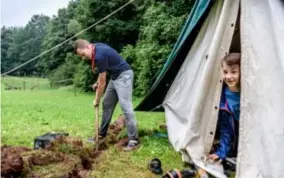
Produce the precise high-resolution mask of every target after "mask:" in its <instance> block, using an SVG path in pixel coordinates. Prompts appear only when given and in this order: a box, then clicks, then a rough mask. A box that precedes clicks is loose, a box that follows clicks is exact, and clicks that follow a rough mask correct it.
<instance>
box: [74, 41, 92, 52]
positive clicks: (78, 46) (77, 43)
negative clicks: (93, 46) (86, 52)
mask: <svg viewBox="0 0 284 178" xmlns="http://www.w3.org/2000/svg"><path fill="white" fill-rule="evenodd" d="M89 44H90V43H89V42H88V41H87V40H84V39H78V40H76V41H75V43H74V52H75V53H76V52H77V49H82V48H84V47H85V46H87V45H89Z"/></svg>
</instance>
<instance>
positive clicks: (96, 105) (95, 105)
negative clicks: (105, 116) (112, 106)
mask: <svg viewBox="0 0 284 178" xmlns="http://www.w3.org/2000/svg"><path fill="white" fill-rule="evenodd" d="M93 105H94V107H95V108H96V107H98V106H99V105H100V100H97V99H94V101H93Z"/></svg>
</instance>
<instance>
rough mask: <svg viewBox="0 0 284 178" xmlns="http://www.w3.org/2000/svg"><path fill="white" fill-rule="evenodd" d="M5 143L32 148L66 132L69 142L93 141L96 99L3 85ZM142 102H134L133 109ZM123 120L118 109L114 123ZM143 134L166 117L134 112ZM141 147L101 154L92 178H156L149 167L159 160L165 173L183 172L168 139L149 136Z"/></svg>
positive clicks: (142, 139)
mask: <svg viewBox="0 0 284 178" xmlns="http://www.w3.org/2000/svg"><path fill="white" fill-rule="evenodd" d="M1 86H2V87H1V96H2V111H1V116H2V119H1V122H2V123H1V124H2V129H1V139H2V143H1V144H2V145H3V144H7V145H13V146H19V145H21V146H28V147H32V146H33V139H34V138H35V137H37V136H40V135H42V134H44V133H46V132H50V131H63V132H68V133H69V134H70V135H71V136H75V137H80V138H82V139H86V138H88V137H92V136H93V133H94V132H93V131H94V110H93V107H92V101H93V98H94V96H93V94H91V93H89V94H86V93H77V96H75V95H74V92H73V91H72V89H70V88H68V87H66V88H65V89H56V90H55V89H53V90H50V89H40V90H33V91H31V90H25V91H23V90H21V91H17V90H4V89H3V88H4V86H3V85H1ZM137 102H138V100H135V101H134V105H135V104H137ZM119 114H121V110H120V108H119V107H117V108H116V110H115V113H114V116H113V119H114V118H117V117H118V115H119ZM136 118H137V121H138V127H139V132H140V133H142V132H144V133H151V131H152V130H154V129H159V125H160V124H163V123H165V118H164V113H148V112H136ZM141 144H142V145H141V147H140V148H139V149H138V150H136V151H133V152H127V153H126V152H121V151H119V150H117V149H116V148H115V147H111V148H110V149H109V150H107V151H106V152H104V153H103V155H102V161H101V162H100V163H99V165H98V166H97V167H96V169H95V170H93V172H92V175H91V177H95V176H96V177H99V178H103V177H105V178H114V177H124V178H128V177H129V178H132V177H135V178H138V177H141V178H146V177H147V178H148V177H160V176H155V175H154V174H152V173H151V172H150V171H148V170H147V163H148V161H149V160H151V159H152V158H154V157H158V158H160V159H161V161H162V164H163V169H164V170H165V171H167V170H170V169H173V168H178V169H180V168H182V167H183V163H182V162H181V158H180V156H179V153H177V152H175V151H174V150H173V148H172V147H171V145H170V144H169V142H168V139H167V138H161V137H154V136H152V135H146V136H144V137H142V138H141Z"/></svg>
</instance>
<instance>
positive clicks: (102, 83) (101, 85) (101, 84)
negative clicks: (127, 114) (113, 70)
mask: <svg viewBox="0 0 284 178" xmlns="http://www.w3.org/2000/svg"><path fill="white" fill-rule="evenodd" d="M105 87H106V72H102V73H100V74H99V77H98V80H97V90H96V98H95V104H94V105H95V107H96V106H98V105H99V103H100V99H101V97H102V95H103V93H104V90H105Z"/></svg>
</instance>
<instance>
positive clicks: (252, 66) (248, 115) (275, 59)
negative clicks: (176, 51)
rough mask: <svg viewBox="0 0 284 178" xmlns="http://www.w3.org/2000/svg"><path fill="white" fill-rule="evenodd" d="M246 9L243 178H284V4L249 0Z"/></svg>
mask: <svg viewBox="0 0 284 178" xmlns="http://www.w3.org/2000/svg"><path fill="white" fill-rule="evenodd" d="M241 11H242V14H241V39H242V40H241V43H242V45H241V48H242V81H241V82H242V101H241V122H240V128H241V129H240V138H239V139H240V141H239V143H240V145H239V156H238V164H237V167H238V169H237V177H241V178H246V177H255V178H278V177H284V103H283V102H284V2H283V3H281V2H280V0H279V1H278V0H273V1H271V0H244V1H242V4H241Z"/></svg>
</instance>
